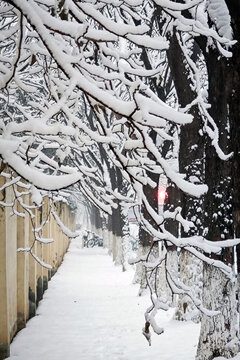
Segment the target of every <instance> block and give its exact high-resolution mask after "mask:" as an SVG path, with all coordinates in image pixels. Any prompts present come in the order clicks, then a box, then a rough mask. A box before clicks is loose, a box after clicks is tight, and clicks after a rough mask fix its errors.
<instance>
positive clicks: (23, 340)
mask: <svg viewBox="0 0 240 360" xmlns="http://www.w3.org/2000/svg"><path fill="white" fill-rule="evenodd" d="M132 277H133V272H132V271H128V272H125V273H123V272H121V269H120V268H119V267H115V266H114V265H113V263H112V260H111V258H110V257H109V256H108V255H107V253H106V251H105V250H104V249H80V246H78V242H77V240H74V241H72V244H71V246H70V249H69V251H68V253H67V254H66V256H65V258H64V262H63V264H62V266H61V267H60V269H59V271H58V273H57V274H56V275H55V276H54V277H53V279H52V280H51V281H50V282H49V289H48V290H47V291H46V293H45V295H44V299H43V300H42V301H41V303H40V306H39V308H38V310H37V316H35V317H34V318H33V319H31V320H30V321H29V322H28V324H27V327H26V328H25V329H23V330H22V331H21V332H20V333H18V335H17V336H16V338H15V339H14V341H13V343H12V345H11V356H10V357H9V358H8V359H11V360H76V359H78V360H156V359H161V360H193V359H194V357H195V352H196V345H197V338H198V334H199V326H198V325H195V324H193V323H181V322H176V321H173V320H171V319H170V317H171V315H170V314H169V313H168V314H163V315H161V323H160V325H161V326H162V325H163V326H164V327H165V333H164V334H162V335H161V336H157V335H155V334H154V335H153V336H152V346H151V347H149V346H148V343H147V341H146V340H145V338H144V337H143V335H142V334H141V329H142V327H143V324H144V316H143V313H144V310H145V308H146V306H148V305H149V300H148V297H147V296H144V297H138V296H137V292H138V286H136V285H132V284H131V281H132Z"/></svg>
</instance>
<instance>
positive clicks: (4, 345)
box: [0, 176, 10, 360]
mask: <svg viewBox="0 0 240 360" xmlns="http://www.w3.org/2000/svg"><path fill="white" fill-rule="evenodd" d="M4 182H5V181H4V178H3V176H0V187H2V186H3V185H4ZM4 196H5V192H1V193H0V199H1V200H2V201H3V200H4ZM6 248H7V244H6V217H5V208H4V207H3V206H0V359H1V360H2V359H5V358H6V357H8V356H9V355H10V329H9V318H8V312H9V309H8V291H7V287H8V279H7V276H8V274H7V261H6V252H7V249H6Z"/></svg>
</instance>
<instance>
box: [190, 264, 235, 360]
mask: <svg viewBox="0 0 240 360" xmlns="http://www.w3.org/2000/svg"><path fill="white" fill-rule="evenodd" d="M209 268H211V269H209ZM203 282H204V287H203V305H204V306H205V307H206V308H209V309H212V310H218V311H219V312H220V315H217V316H215V317H213V318H210V317H207V316H206V315H203V316H202V324H201V334H200V338H199V343H198V349H197V358H196V360H212V359H214V357H218V356H224V357H226V358H231V357H233V356H235V355H236V354H237V352H238V349H239V345H238V339H237V333H238V331H237V317H236V300H235V291H234V286H233V283H232V282H231V281H230V280H229V279H228V278H227V277H226V276H225V275H224V274H223V273H222V272H221V271H220V270H219V269H217V268H213V267H211V266H210V265H207V264H206V263H204V265H203ZM213 289H214V291H213Z"/></svg>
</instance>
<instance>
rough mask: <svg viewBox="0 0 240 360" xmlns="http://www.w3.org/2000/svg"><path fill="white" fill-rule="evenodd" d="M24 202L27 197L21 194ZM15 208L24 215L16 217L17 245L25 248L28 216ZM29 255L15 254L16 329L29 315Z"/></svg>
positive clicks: (24, 324)
mask: <svg viewBox="0 0 240 360" xmlns="http://www.w3.org/2000/svg"><path fill="white" fill-rule="evenodd" d="M19 190H20V189H19ZM22 200H23V201H24V202H25V201H26V200H28V197H27V196H26V195H25V196H22ZM17 210H18V212H19V213H23V214H24V215H25V217H21V216H18V217H17V247H18V248H27V247H28V246H29V216H28V213H27V212H26V211H24V209H23V208H22V207H21V205H20V204H19V203H18V207H17ZM28 260H29V256H28V254H27V253H26V252H18V254H17V330H18V331H19V330H21V329H23V328H24V327H25V326H26V321H27V319H28V317H29V300H28V289H29V274H28V272H29V261H28Z"/></svg>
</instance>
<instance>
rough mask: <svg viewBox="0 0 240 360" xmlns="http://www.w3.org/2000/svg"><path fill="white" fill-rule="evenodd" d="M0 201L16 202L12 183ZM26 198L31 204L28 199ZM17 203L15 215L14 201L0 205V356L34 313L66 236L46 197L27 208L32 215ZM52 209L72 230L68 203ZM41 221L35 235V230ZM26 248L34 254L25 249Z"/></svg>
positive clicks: (6, 353)
mask: <svg viewBox="0 0 240 360" xmlns="http://www.w3.org/2000/svg"><path fill="white" fill-rule="evenodd" d="M3 184H4V178H3V177H1V176H0V188H1V187H2V186H3ZM25 196H28V195H25ZM0 200H1V201H3V200H4V202H5V203H7V204H12V203H13V202H14V193H13V189H12V187H11V186H9V187H7V188H6V189H5V190H4V192H1V193H0ZM24 202H25V203H29V204H30V202H29V199H28V198H27V199H26V198H25V199H24ZM18 206H19V207H18V209H17V212H18V216H17V215H16V214H13V213H12V206H7V207H3V206H0V360H2V359H5V358H6V357H8V356H9V348H10V342H11V340H12V338H13V337H14V336H15V335H16V333H17V332H18V331H19V330H21V329H22V328H24V327H25V325H26V321H27V320H28V319H30V318H31V317H33V316H34V315H35V313H36V308H37V306H38V303H39V301H40V300H41V299H42V296H43V293H44V291H45V290H46V289H47V287H48V281H49V280H50V279H51V277H52V276H53V275H54V273H55V272H56V270H57V268H58V267H59V265H60V264H61V262H62V259H63V256H64V254H65V252H66V251H67V248H68V246H69V241H70V240H69V238H68V236H67V235H65V234H64V233H63V232H62V230H61V229H60V227H59V224H57V222H56V220H55V219H54V217H53V216H52V215H50V212H49V199H48V198H47V197H44V199H43V204H42V206H40V207H38V208H33V209H31V212H32V213H33V214H34V217H32V219H31V218H30V216H29V214H28V213H27V212H26V211H24V209H20V207H21V206H20V204H19V205H18ZM55 211H56V213H57V216H58V218H59V219H60V220H61V221H62V222H63V223H64V224H65V225H66V226H67V227H68V228H69V229H71V230H75V218H74V215H73V214H72V213H71V211H70V209H69V207H68V206H67V204H65V203H58V205H57V210H55ZM45 219H48V220H47V221H45ZM42 225H44V226H43V227H42V228H41V231H40V232H38V234H39V233H40V234H41V238H39V235H36V229H37V228H39V227H41V226H42ZM34 228H35V231H33V229H34ZM52 239H53V240H54V241H52ZM18 249H19V250H20V251H19V250H18ZM30 249H31V252H32V254H33V255H34V256H32V255H31V253H30V252H29V251H26V250H30ZM17 250H18V251H17ZM23 250H25V251H23ZM36 259H37V260H39V262H38V261H37V260H36ZM42 264H48V265H50V266H46V267H43V266H42Z"/></svg>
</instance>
